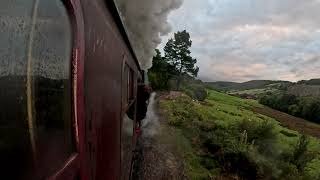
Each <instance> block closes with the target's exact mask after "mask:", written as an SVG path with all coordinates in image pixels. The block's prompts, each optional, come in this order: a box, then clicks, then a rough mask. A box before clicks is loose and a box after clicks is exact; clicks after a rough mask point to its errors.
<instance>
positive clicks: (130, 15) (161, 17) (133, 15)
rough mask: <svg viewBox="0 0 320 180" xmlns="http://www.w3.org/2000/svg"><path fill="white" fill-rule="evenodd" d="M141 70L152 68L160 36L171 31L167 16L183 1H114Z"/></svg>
mask: <svg viewBox="0 0 320 180" xmlns="http://www.w3.org/2000/svg"><path fill="white" fill-rule="evenodd" d="M115 2H116V4H117V5H118V9H119V11H120V14H121V16H122V18H123V21H124V24H125V26H126V29H127V33H128V36H129V38H130V42H131V44H132V46H133V49H134V50H135V53H136V55H137V58H138V60H139V63H140V66H141V68H142V69H144V70H147V69H149V68H150V67H151V66H152V57H153V56H154V55H155V51H154V50H155V48H157V46H158V45H159V44H160V43H161V36H165V35H167V34H168V33H169V32H170V31H171V26H170V24H169V23H168V15H169V13H170V12H171V11H172V10H175V9H177V8H179V7H180V6H181V5H182V3H183V0H115Z"/></svg>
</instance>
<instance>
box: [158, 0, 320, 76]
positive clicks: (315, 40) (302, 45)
mask: <svg viewBox="0 0 320 180" xmlns="http://www.w3.org/2000/svg"><path fill="white" fill-rule="evenodd" d="M169 21H170V23H171V24H172V26H173V27H172V31H173V32H175V31H178V30H183V29H186V30H187V31H189V32H190V35H191V39H192V41H193V46H192V55H193V56H194V57H195V58H197V59H198V66H199V67H200V72H199V78H200V79H202V80H204V81H237V82H243V81H247V80H252V79H272V80H289V81H297V80H301V79H311V78H320V0H267V1H266V0H196V1H195V0H184V4H183V5H182V7H181V8H180V9H178V10H176V11H174V12H172V13H171V14H170V16H169ZM170 36H172V33H171V34H170V35H169V36H166V37H163V43H162V44H161V46H160V48H162V47H163V46H164V44H165V42H166V41H167V39H168V37H170Z"/></svg>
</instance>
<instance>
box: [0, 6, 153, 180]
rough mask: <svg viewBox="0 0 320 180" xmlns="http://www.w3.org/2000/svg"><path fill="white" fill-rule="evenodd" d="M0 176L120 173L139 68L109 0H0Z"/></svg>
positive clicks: (135, 129)
mask: <svg viewBox="0 0 320 180" xmlns="http://www.w3.org/2000/svg"><path fill="white" fill-rule="evenodd" d="M0 27H1V28H0V31H1V32H0V164H1V165H0V172H1V173H0V174H1V176H0V179H11V180H12V179H28V180H38V179H57V180H60V179H61V180H62V179H63V180H80V179H82V180H87V179H88V180H102V179H104V180H106V179H130V177H131V174H132V165H133V160H132V159H133V156H134V153H133V151H134V149H135V144H136V141H137V139H138V137H139V120H141V119H142V118H143V117H144V116H145V111H146V104H145V100H146V99H147V98H146V96H147V94H148V93H147V91H146V89H145V88H144V73H143V71H142V70H141V69H140V67H139V63H138V61H137V57H136V56H135V53H134V51H133V49H132V47H131V45H130V42H129V39H128V36H127V34H126V31H125V28H124V26H123V24H122V21H121V18H120V16H119V13H118V11H117V7H116V5H115V3H114V2H113V1H111V0H1V1H0Z"/></svg>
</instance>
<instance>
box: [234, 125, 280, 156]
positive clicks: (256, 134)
mask: <svg viewBox="0 0 320 180" xmlns="http://www.w3.org/2000/svg"><path fill="white" fill-rule="evenodd" d="M238 129H239V131H240V132H244V131H246V133H247V142H248V143H253V144H255V145H257V146H258V149H259V151H261V152H265V153H272V152H271V151H273V149H274V148H273V143H274V142H275V141H276V134H275V132H274V125H273V124H272V123H271V122H269V121H266V120H263V121H259V122H256V121H249V120H243V121H241V122H240V123H239V124H238Z"/></svg>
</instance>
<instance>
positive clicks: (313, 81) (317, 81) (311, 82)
mask: <svg viewBox="0 0 320 180" xmlns="http://www.w3.org/2000/svg"><path fill="white" fill-rule="evenodd" d="M297 84H305V85H320V79H310V80H302V81H298V82H297Z"/></svg>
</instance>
